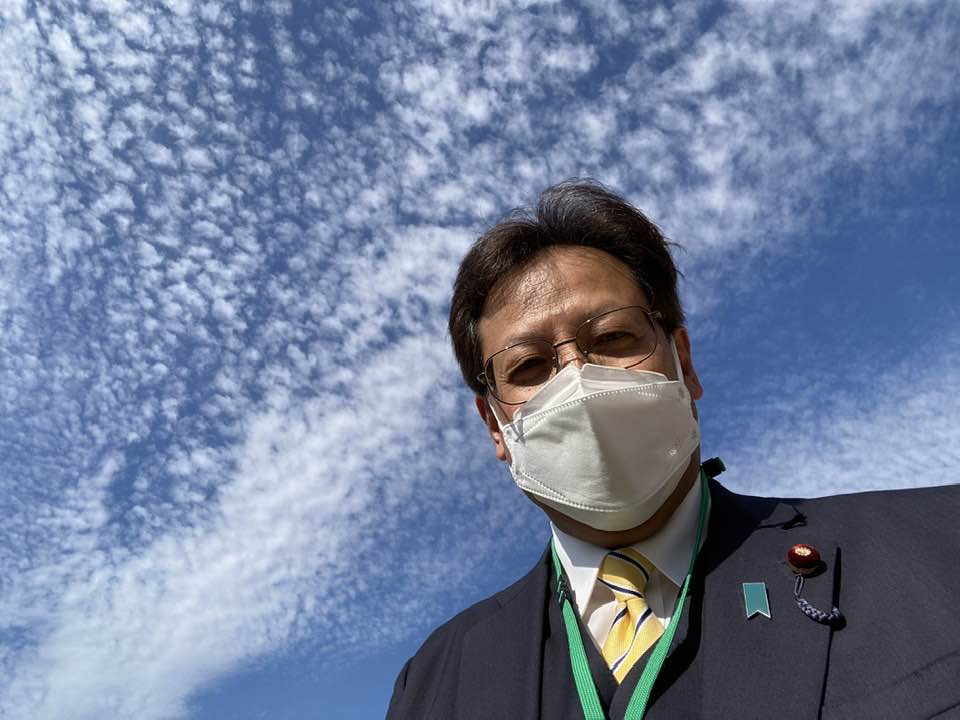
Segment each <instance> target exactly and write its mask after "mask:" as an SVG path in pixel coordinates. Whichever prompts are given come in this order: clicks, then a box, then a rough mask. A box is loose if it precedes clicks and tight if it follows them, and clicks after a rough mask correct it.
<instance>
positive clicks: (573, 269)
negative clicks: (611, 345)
mask: <svg viewBox="0 0 960 720" xmlns="http://www.w3.org/2000/svg"><path fill="white" fill-rule="evenodd" d="M646 304H647V296H646V293H645V292H644V291H643V289H642V288H641V286H640V285H639V284H638V283H637V281H636V280H635V279H634V277H633V274H632V273H631V271H630V268H629V267H627V265H626V264H624V263H623V262H621V261H620V260H618V259H617V258H615V257H614V256H613V255H610V254H609V253H606V252H603V251H602V250H597V249H595V248H586V247H574V246H559V247H553V248H549V249H547V250H544V251H543V252H541V253H540V254H539V255H537V256H536V257H535V258H534V259H533V261H532V262H530V263H529V264H528V265H527V266H526V267H524V268H522V269H521V270H519V271H517V272H515V273H512V274H511V275H508V276H507V277H505V278H503V279H501V280H500V281H499V282H497V284H496V285H495V286H494V288H493V290H492V291H491V293H490V296H489V297H488V298H487V302H486V304H485V305H484V308H483V313H482V315H481V317H480V323H479V332H480V342H481V348H482V350H483V356H484V357H487V356H489V355H490V354H491V353H492V352H495V351H496V350H499V349H501V348H504V347H506V346H507V345H510V344H512V343H513V342H518V341H519V340H522V339H524V338H526V337H545V338H548V339H549V338H552V337H554V336H558V337H559V336H564V337H566V336H569V334H571V333H572V332H574V331H575V330H576V328H577V326H578V325H579V324H580V323H582V322H583V321H584V320H587V319H588V318H590V317H592V316H594V315H597V314H599V313H601V312H604V311H605V310H612V309H613V308H617V307H622V306H624V305H646Z"/></svg>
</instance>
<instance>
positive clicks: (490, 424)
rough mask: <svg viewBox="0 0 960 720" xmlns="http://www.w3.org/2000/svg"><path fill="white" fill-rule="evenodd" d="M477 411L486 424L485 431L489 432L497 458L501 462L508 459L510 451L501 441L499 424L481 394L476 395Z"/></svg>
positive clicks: (501, 435)
mask: <svg viewBox="0 0 960 720" xmlns="http://www.w3.org/2000/svg"><path fill="white" fill-rule="evenodd" d="M475 400H476V403H477V412H479V413H480V417H481V418H482V419H483V424H484V425H486V426H487V432H488V433H490V439H491V440H493V446H494V449H495V450H496V453H497V460H500V461H502V462H509V461H510V452H509V451H508V450H507V446H506V445H505V444H504V442H503V434H502V433H501V432H500V425H498V424H497V418H496V416H494V414H493V409H492V408H491V407H490V404H489V403H488V402H487V399H486V398H485V397H484V396H483V395H477V396H476V398H475ZM494 402H496V400H494Z"/></svg>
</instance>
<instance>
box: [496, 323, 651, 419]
mask: <svg viewBox="0 0 960 720" xmlns="http://www.w3.org/2000/svg"><path fill="white" fill-rule="evenodd" d="M621 310H641V311H642V312H643V314H644V315H646V316H647V320H649V321H650V324H651V325H652V326H653V330H654V342H653V349H652V350H651V351H650V352H649V354H647V355H645V356H644V357H642V358H640V359H639V360H637V361H636V362H635V363H632V364H630V365H624V366H622V369H623V370H627V369H629V368H632V367H636V366H637V365H639V364H640V363H642V362H643V361H644V360H646V359H647V358H649V357H650V356H651V355H653V354H654V353H655V352H656V351H657V348H658V347H660V333H658V332H657V326H658V325H659V321H660V320H662V319H663V313H661V312H660V311H659V310H651V309H649V308H648V307H646V306H644V305H624V306H623V307H618V308H613V309H612V310H606V311H604V312H602V313H600V314H599V315H594V316H593V317H591V318H587V319H586V320H584V321H583V322H582V323H580V324H579V325H578V326H577V330H576V332H575V333H574V335H573V337H570V338H567V339H565V340H560V341H559V342H555V343H551V342H550V341H549V340H547V338H530V339H528V340H523V341H521V342H518V343H514V344H513V345H507V347H505V348H502V349H500V350H497V351H496V352H495V353H493V355H491V356H490V357H488V358H487V359H486V360H484V361H483V372H481V373H480V374H479V375H477V381H478V382H479V383H481V384H482V385H483V386H484V387H485V388H487V392H489V393H490V394H491V395H493V397H495V398H496V399H497V401H498V402H501V403H503V404H504V405H523V404H524V403H525V402H527V400H521V401H520V402H508V401H507V400H502V399H501V398H500V397H499V396H498V395H497V393H496V392H494V390H493V387H492V386H491V384H490V383H489V382H488V381H487V369H488V368H489V367H490V363H491V362H492V361H493V359H494V358H495V357H496V356H497V355H499V354H500V353H504V352H506V351H507V350H512V349H513V348H515V347H517V346H518V345H526V344H527V343H529V342H537V341H542V342H544V343H546V344H549V345H550V347H551V348H552V349H553V375H551V376H550V378H548V379H547V380H546V381H544V382H545V383H546V382H549V381H550V380H551V379H552V378H554V377H556V374H557V373H558V372H560V353H559V348H560V347H561V346H563V345H569V344H570V343H574V344H575V345H576V346H577V351H578V352H579V353H580V355H581V356H583V357H584V358H586V359H587V361H588V362H589V361H590V353H589V352H587V351H586V350H584V349H583V348H582V347H580V343H579V342H577V336H578V335H579V334H580V331H581V330H583V329H584V328H585V327H587V326H588V325H590V323H593V322H596V321H597V320H599V319H600V318H603V317H606V316H607V315H610V314H611V313H615V312H620V311H621ZM618 367H620V366H618ZM541 387H542V385H541ZM528 399H529V398H528Z"/></svg>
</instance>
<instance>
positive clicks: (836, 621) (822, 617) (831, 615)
mask: <svg viewBox="0 0 960 720" xmlns="http://www.w3.org/2000/svg"><path fill="white" fill-rule="evenodd" d="M802 591H803V575H797V580H796V582H795V584H794V586H793V595H794V597H795V598H796V599H797V607H798V608H800V612H802V613H803V614H804V615H806V616H807V617H808V618H810V619H811V620H813V621H814V622H818V623H820V624H821V625H829V626H831V627H834V626H836V625H840V624H842V623H843V621H844V618H843V613H842V612H840V610H839V609H838V608H836V607H834V608H833V609H832V610H831V611H830V612H828V613H827V612H824V611H823V610H818V609H817V608H815V607H814V606H813V605H811V604H810V603H808V602H807V601H806V600H804V599H803V598H802V597H800V593H801V592H802Z"/></svg>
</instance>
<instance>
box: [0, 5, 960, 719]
mask: <svg viewBox="0 0 960 720" xmlns="http://www.w3.org/2000/svg"><path fill="white" fill-rule="evenodd" d="M794 5H798V6H799V7H794ZM958 46H960V8H958V6H957V5H955V4H953V3H939V2H929V3H925V2H902V1H899V0H898V1H896V2H893V1H890V2H888V1H886V0H872V1H869V2H866V1H864V2H824V3H820V4H817V5H816V6H814V5H813V4H806V3H797V4H786V3H784V4H774V3H768V2H764V1H756V2H741V3H735V2H731V3H723V4H716V5H708V4H699V3H683V4H680V5H678V6H676V7H674V6H671V5H660V4H656V3H644V4H642V7H634V6H632V5H628V4H625V3H619V2H615V1H604V2H584V3H582V4H576V5H575V4H566V3H557V2H553V3H551V2H543V3H541V2H532V1H523V2H498V1H496V0H484V1H483V2H455V1H444V0H423V1H421V2H411V3H395V4H389V5H388V4H385V3H376V4H373V3H370V4H367V5H363V6H356V7H342V8H336V7H328V4H327V3H291V2H284V1H282V0H276V1H274V2H263V3H261V2H253V1H251V0H243V1H240V2H232V3H226V4H219V3H214V2H207V3H199V2H191V1H190V0H166V1H165V2H152V3H146V2H143V3H133V2H125V1H124V0H99V1H92V2H90V3H86V4H84V6H83V7H82V8H76V7H73V5H68V4H66V3H36V4H34V3H27V2H21V1H19V0H11V1H9V2H4V3H3V4H2V8H0V106H2V107H3V113H0V329H2V334H0V515H2V517H3V518H4V522H3V523H2V524H0V716H3V717H9V718H36V719H38V720H40V719H43V718H81V719H82V718H94V717H97V718H100V717H121V718H126V717H137V718H144V719H145V720H150V719H151V718H301V717H337V718H370V717H378V716H382V714H383V712H384V710H385V708H386V704H387V701H388V699H389V694H390V690H391V687H392V683H393V678H394V677H395V675H396V672H397V671H398V670H399V668H400V666H401V665H402V663H403V661H404V660H405V658H406V657H408V656H409V655H410V654H412V653H413V652H414V651H415V650H416V648H417V647H418V646H419V644H420V642H422V640H423V638H424V637H425V635H426V633H428V632H429V630H430V629H431V628H432V627H434V626H436V625H437V624H438V623H440V622H442V621H443V620H444V619H446V618H448V617H450V616H451V615H452V614H454V613H455V612H456V611H458V610H459V609H461V608H463V607H465V606H466V605H468V604H470V603H472V602H474V601H476V600H478V599H481V598H483V597H485V596H487V595H489V594H490V593H492V592H494V591H496V590H498V589H499V588H501V587H503V586H505V585H507V584H509V583H510V582H511V581H512V580H514V579H515V578H517V577H519V576H520V575H521V574H522V573H523V572H525V571H526V569H527V568H528V567H529V566H530V565H532V563H533V562H534V561H535V560H536V558H537V557H538V556H539V554H540V552H541V550H542V548H543V546H544V543H545V541H546V538H547V526H546V522H545V520H544V519H543V518H542V516H541V515H540V514H539V512H538V511H537V510H536V509H535V508H534V507H533V506H532V505H530V504H529V503H528V502H526V501H525V500H524V498H523V497H522V495H521V494H520V493H519V491H517V490H516V489H515V488H514V486H513V484H512V481H511V480H510V478H509V475H508V474H507V472H506V469H505V468H503V467H502V466H500V465H499V464H498V463H496V462H495V460H494V457H493V453H492V452H491V449H490V448H489V447H488V446H487V442H486V440H485V437H484V431H483V428H482V425H481V424H480V421H479V419H478V418H477V417H476V412H475V410H474V409H473V403H472V398H471V396H470V395H469V393H468V392H467V391H466V389H465V388H463V387H461V382H460V380H459V379H458V375H457V370H456V367H455V364H454V361H453V358H452V354H451V352H450V349H449V342H448V338H447V336H446V331H445V322H446V320H445V317H446V310H447V306H448V299H449V290H450V284H451V281H452V278H453V274H454V272H455V269H456V265H457V262H458V261H459V259H460V257H462V255H463V253H464V252H465V250H466V248H467V247H468V246H469V243H470V242H471V240H472V239H473V238H474V237H476V235H477V234H478V232H480V231H482V229H483V228H485V227H487V226H488V225H489V224H491V223H492V222H494V221H495V220H496V219H497V218H498V217H499V216H500V215H501V214H502V213H504V212H505V211H507V210H509V209H510V208H512V207H515V206H517V205H522V204H526V203H530V202H532V201H533V200H534V199H535V198H536V195H537V194H538V192H539V191H540V190H542V189H543V188H544V187H546V186H547V185H549V184H551V183H553V182H556V181H559V180H562V179H565V178H569V177H575V176H590V177H594V178H596V179H598V180H601V181H602V182H605V183H607V184H609V185H611V186H612V187H614V188H616V189H618V190H620V191H621V192H623V193H624V194H625V195H626V196H627V197H628V198H629V199H630V200H631V201H632V202H634V203H635V204H636V205H637V206H639V207H641V208H642V209H644V210H645V211H646V212H647V213H648V214H649V215H650V216H651V217H652V218H654V219H655V220H656V221H657V222H658V223H659V224H660V225H661V227H662V228H663V229H664V231H665V232H666V233H667V234H668V235H669V236H670V237H671V238H672V239H674V240H675V241H677V242H679V243H681V244H682V245H683V246H684V250H683V251H682V252H681V253H680V254H679V255H678V260H679V263H680V265H681V268H682V269H683V271H684V273H685V276H686V277H685V281H684V285H683V293H684V300H685V302H686V304H687V307H688V312H689V326H690V332H691V336H692V341H693V348H694V358H695V362H696V364H697V369H698V371H699V374H700V377H701V380H702V381H703V384H704V386H705V391H706V392H705V396H704V398H703V400H702V402H701V403H700V405H699V408H700V415H701V418H702V434H703V443H704V452H705V453H706V456H710V455H715V454H718V455H721V456H722V457H723V458H724V460H725V461H726V464H727V466H728V468H729V470H728V472H727V473H726V474H725V475H724V476H723V478H722V479H723V481H724V482H725V483H726V484H727V485H728V486H730V487H731V488H733V489H736V490H740V491H744V492H752V493H758V494H788V495H822V494H828V493H833V492H852V491H858V490H866V489H879V488H888V487H905V486H918V485H932V484H940V483H945V482H953V481H954V479H955V473H956V471H957V468H958V466H960V450H958V448H960V410H958V405H957V402H956V398H957V396H958V395H960V362H958V357H960V332H958V330H957V328H958V327H960V322H958V320H960V318H958V307H960V302H958V301H960V290H958V288H960V238H958V236H957V235H958V233H957V227H958V226H960V223H958V221H960V206H958V198H960V162H958V157H960V153H958V149H960V129H958V124H957V121H956V118H957V117H958V116H960V114H958V110H960V91H958V86H957V83H956V77H957V76H958V70H960V67H958V65H960V60H958V57H960V56H958V54H957V52H956V48H957V47H958Z"/></svg>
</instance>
